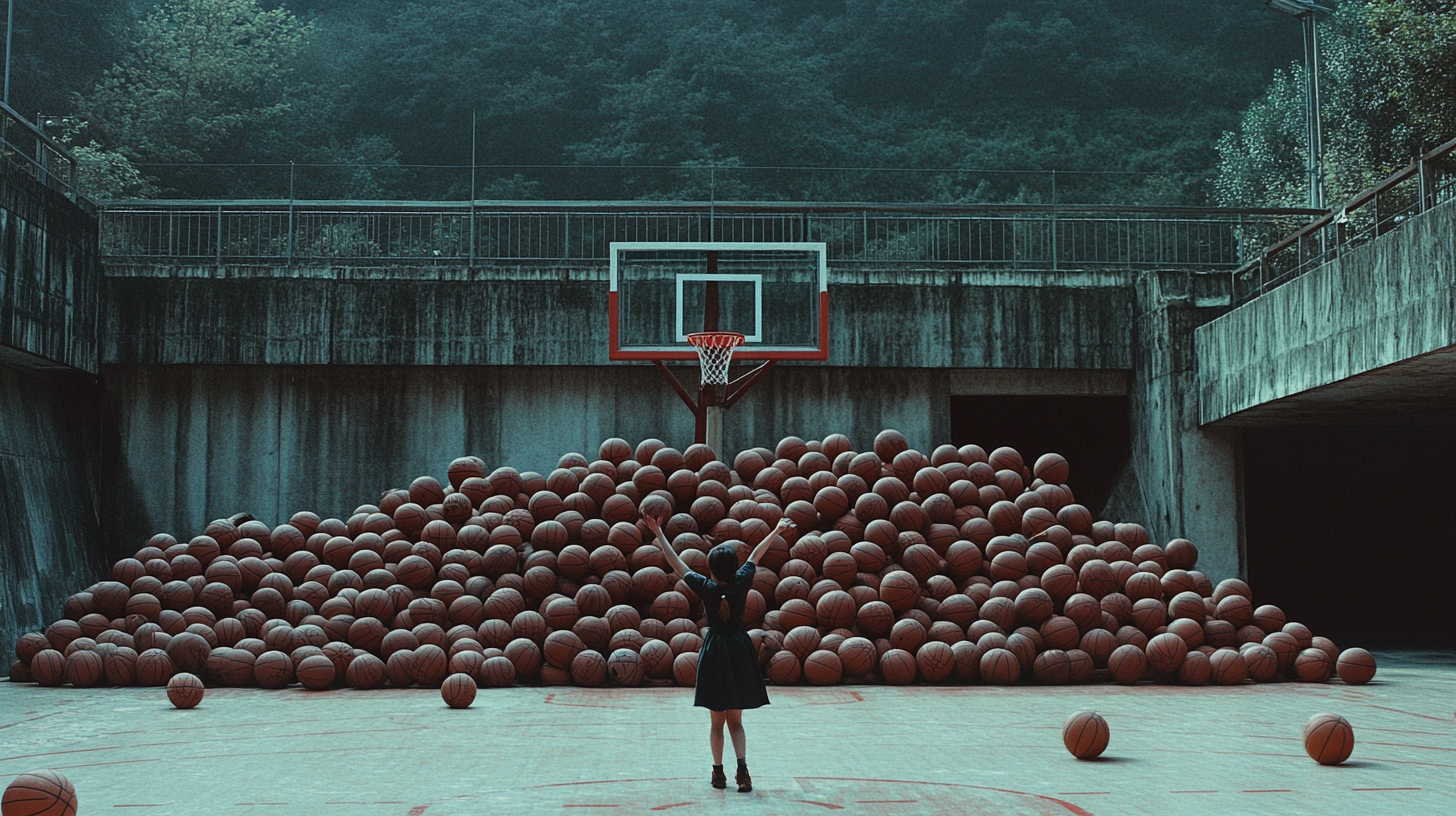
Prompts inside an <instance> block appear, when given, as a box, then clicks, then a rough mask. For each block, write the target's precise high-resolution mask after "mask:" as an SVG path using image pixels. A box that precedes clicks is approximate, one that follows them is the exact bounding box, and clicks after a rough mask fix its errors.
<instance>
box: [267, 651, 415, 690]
mask: <svg viewBox="0 0 1456 816" xmlns="http://www.w3.org/2000/svg"><path fill="white" fill-rule="evenodd" d="M261 662H262V658H259V663H258V664H255V665H254V668H255V670H256V667H257V665H261ZM288 674H289V676H290V679H291V675H292V671H291V669H290V671H289V672H288ZM387 679H388V676H387V674H386V672H385V665H384V661H383V660H380V659H379V658H377V657H375V656H374V655H372V654H368V653H365V654H360V655H357V656H355V658H354V659H353V660H351V661H349V668H347V669H345V671H344V681H345V682H347V683H348V684H349V685H350V686H351V687H353V688H356V689H364V690H368V689H377V688H380V687H382V686H383V685H384V681H385V680H387ZM259 685H262V683H259Z"/></svg>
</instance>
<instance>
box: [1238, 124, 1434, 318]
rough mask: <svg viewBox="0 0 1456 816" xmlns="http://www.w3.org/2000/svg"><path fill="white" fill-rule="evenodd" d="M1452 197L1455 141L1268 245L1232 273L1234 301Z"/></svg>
mask: <svg viewBox="0 0 1456 816" xmlns="http://www.w3.org/2000/svg"><path fill="white" fill-rule="evenodd" d="M1452 198H1456V139H1452V140H1451V141H1449V142H1446V143H1445V144H1443V145H1441V146H1440V147H1438V148H1436V149H1435V150H1432V151H1431V152H1429V153H1427V154H1425V155H1424V156H1421V157H1419V158H1417V159H1416V160H1415V161H1412V162H1411V163H1410V164H1408V165H1406V166H1405V167H1404V168H1403V169H1401V170H1400V171H1399V172H1396V173H1394V174H1392V175H1390V176H1389V177H1387V178H1385V179H1384V180H1382V181H1380V182H1379V183H1377V184H1375V185H1374V186H1372V187H1370V188H1369V189H1367V190H1365V191H1364V192H1362V193H1360V194H1359V195H1357V196H1355V197H1354V198H1351V199H1350V200H1348V201H1346V202H1345V203H1343V204H1341V205H1340V206H1339V207H1336V208H1334V209H1332V210H1329V211H1327V212H1323V213H1322V214H1321V215H1320V216H1319V217H1317V218H1315V219H1314V220H1312V221H1310V222H1309V223H1308V224H1305V225H1304V226H1303V227H1301V228H1299V229H1298V230H1295V231H1293V232H1291V233H1290V234H1289V235H1286V236H1285V237H1284V238H1282V239H1281V240H1279V241H1277V242H1275V243H1272V244H1270V245H1269V246H1267V247H1265V248H1264V249H1263V250H1262V251H1261V252H1259V254H1258V256H1257V257H1256V258H1254V259H1253V260H1252V261H1250V262H1249V263H1247V264H1245V265H1243V266H1241V267H1239V268H1238V269H1236V270H1234V272H1233V293H1234V302H1235V303H1246V302H1248V301H1250V300H1253V299H1255V298H1257V297H1259V296H1260V295H1263V294H1264V293H1266V292H1269V291H1271V290H1273V289H1275V288H1277V287H1279V286H1282V285H1283V284H1285V283H1288V282H1289V281H1291V280H1294V279H1295V278H1297V277H1299V276H1300V275H1303V274H1304V273H1306V272H1308V271H1310V270H1311V269H1315V268H1317V267H1320V266H1323V265H1324V264H1326V263H1329V262H1330V261H1332V260H1334V259H1335V258H1338V257H1339V256H1340V255H1342V254H1343V253H1345V252H1347V251H1349V250H1350V249H1352V248H1354V247H1357V246H1359V245H1361V244H1364V243H1366V242H1368V241H1371V240H1373V239H1375V238H1377V237H1379V236H1381V235H1384V234H1386V233H1388V232H1390V231H1391V230H1395V229H1398V228H1400V226H1401V225H1402V224H1404V223H1405V222H1406V221H1408V220H1410V219H1411V218H1413V217H1415V216H1417V215H1420V214H1421V213H1423V212H1425V211H1426V210H1429V209H1431V208H1432V207H1434V206H1436V205H1437V204H1440V203H1441V202H1444V201H1449V200H1451V199H1452Z"/></svg>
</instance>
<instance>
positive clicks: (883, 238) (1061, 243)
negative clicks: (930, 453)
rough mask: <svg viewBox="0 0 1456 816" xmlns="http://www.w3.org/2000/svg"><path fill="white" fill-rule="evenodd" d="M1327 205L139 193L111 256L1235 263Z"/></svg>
mask: <svg viewBox="0 0 1456 816" xmlns="http://www.w3.org/2000/svg"><path fill="white" fill-rule="evenodd" d="M1319 212H1320V211H1318V210H1303V209H1262V210H1228V209H1207V208H1193V207H1144V208H1131V207H1100V208H1099V207H1077V208H1064V207H1057V206H1051V205H1001V206H993V205H977V206H955V205H945V206H935V205H922V206H893V205H864V204H806V205H792V204H791V205H785V204H782V203H764V204H721V203H719V204H709V203H706V202H693V203H672V204H667V203H661V202H654V203H644V202H556V203H541V202H529V203H527V202H499V201H492V202H474V203H473V204H472V203H470V202H437V203H425V204H419V203H409V202H288V201H209V202H198V201H166V202H162V201H128V202H110V203H107V204H106V205H105V206H104V207H103V211H102V219H101V224H102V229H101V236H102V238H101V249H102V255H103V257H104V258H105V259H106V260H107V261H108V262H111V263H153V264H155V263H199V262H201V263H207V262H211V263H217V264H258V263H285V264H294V263H309V264H319V263H339V262H348V263H399V262H426V263H436V262H441V263H476V262H495V261H604V260H606V259H607V253H608V246H609V245H610V244H611V243H612V242H613V241H823V242H825V243H826V244H827V245H828V249H829V258H830V259H831V260H832V261H835V262H839V263H845V262H857V261H862V262H880V263H887V262H888V263H916V262H923V263H937V264H942V263H944V264H960V265H967V266H996V267H1013V268H1014V267H1024V268H1035V269H1049V270H1057V269H1077V268H1085V267H1107V266H1113V267H1139V268H1150V267H1168V268H1182V267H1196V268H1214V269H1228V268H1233V267H1236V266H1239V265H1240V264H1242V263H1243V262H1244V261H1245V259H1246V254H1247V252H1248V251H1250V249H1251V248H1253V247H1262V246H1265V245H1266V244H1267V243H1268V242H1269V241H1271V240H1273V238H1274V237H1275V236H1277V235H1282V234H1285V233H1287V232H1288V231H1289V230H1291V229H1294V228H1295V227H1297V226H1299V225H1300V224H1303V223H1304V222H1305V221H1307V220H1308V219H1309V218H1310V217H1312V216H1313V215H1316V214H1318V213H1319Z"/></svg>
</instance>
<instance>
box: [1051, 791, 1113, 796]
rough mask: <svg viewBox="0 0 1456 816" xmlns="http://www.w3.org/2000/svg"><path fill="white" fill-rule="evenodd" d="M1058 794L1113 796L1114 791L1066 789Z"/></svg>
mask: <svg viewBox="0 0 1456 816" xmlns="http://www.w3.org/2000/svg"><path fill="white" fill-rule="evenodd" d="M1057 795H1058V796H1111V795H1112V791H1065V792H1062V793H1058V794H1057Z"/></svg>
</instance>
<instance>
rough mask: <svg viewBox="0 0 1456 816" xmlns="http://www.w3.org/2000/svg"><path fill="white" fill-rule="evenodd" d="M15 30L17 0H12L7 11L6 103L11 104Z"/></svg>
mask: <svg viewBox="0 0 1456 816" xmlns="http://www.w3.org/2000/svg"><path fill="white" fill-rule="evenodd" d="M13 31H15V0H10V7H9V9H8V10H7V11H6V12H5V99H4V101H5V104H7V105H9V104H10V43H11V41H12V39H13V38H12V37H11V36H10V35H11V32H13Z"/></svg>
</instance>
